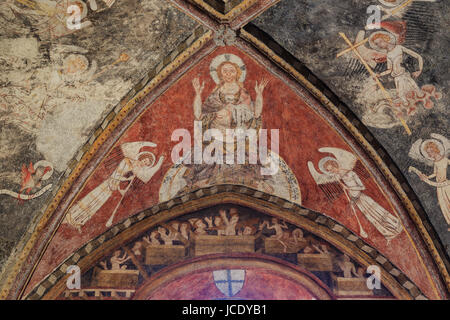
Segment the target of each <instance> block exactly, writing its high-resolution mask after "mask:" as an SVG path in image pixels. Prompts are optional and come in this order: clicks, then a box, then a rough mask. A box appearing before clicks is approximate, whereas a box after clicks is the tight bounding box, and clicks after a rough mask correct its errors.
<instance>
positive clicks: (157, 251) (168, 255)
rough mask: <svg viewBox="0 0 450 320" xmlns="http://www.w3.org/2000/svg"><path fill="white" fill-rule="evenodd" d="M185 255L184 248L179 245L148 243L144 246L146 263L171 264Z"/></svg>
mask: <svg viewBox="0 0 450 320" xmlns="http://www.w3.org/2000/svg"><path fill="white" fill-rule="evenodd" d="M185 256H186V248H185V246H181V245H159V246H158V245H156V246H155V245H150V246H147V247H146V248H145V264H146V265H163V264H171V263H175V262H178V261H180V260H182V259H183V258H184V257H185Z"/></svg>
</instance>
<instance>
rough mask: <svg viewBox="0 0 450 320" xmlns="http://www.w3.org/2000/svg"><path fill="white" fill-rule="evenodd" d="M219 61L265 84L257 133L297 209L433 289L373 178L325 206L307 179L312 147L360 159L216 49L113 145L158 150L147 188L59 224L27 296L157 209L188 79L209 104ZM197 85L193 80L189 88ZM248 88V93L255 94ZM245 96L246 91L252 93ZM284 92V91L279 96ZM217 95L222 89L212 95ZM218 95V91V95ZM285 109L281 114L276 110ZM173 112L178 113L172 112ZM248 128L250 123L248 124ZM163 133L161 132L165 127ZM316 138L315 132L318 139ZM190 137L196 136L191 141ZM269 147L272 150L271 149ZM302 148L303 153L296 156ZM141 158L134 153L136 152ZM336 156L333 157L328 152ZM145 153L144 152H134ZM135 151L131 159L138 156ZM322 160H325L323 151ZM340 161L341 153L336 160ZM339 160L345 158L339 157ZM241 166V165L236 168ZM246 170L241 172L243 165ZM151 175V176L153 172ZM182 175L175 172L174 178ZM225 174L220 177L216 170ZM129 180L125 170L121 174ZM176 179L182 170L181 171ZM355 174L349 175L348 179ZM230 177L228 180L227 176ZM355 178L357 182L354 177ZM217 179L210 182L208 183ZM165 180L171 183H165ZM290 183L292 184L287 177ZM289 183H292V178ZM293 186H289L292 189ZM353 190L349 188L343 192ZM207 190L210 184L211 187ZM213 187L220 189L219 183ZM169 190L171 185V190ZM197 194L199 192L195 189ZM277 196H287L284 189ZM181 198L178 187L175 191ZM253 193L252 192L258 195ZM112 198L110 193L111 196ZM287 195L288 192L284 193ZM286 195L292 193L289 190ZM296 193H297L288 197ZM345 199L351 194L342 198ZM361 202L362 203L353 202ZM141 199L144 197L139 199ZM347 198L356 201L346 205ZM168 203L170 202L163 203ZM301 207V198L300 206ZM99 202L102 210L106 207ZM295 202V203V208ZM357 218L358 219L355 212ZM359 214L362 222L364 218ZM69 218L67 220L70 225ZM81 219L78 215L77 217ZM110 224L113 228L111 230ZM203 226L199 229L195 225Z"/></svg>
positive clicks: (228, 50) (252, 64) (101, 174)
mask: <svg viewBox="0 0 450 320" xmlns="http://www.w3.org/2000/svg"><path fill="white" fill-rule="evenodd" d="M224 54H228V55H235V56H236V57H239V59H240V60H242V61H243V62H244V63H245V66H246V81H245V82H243V84H242V86H243V87H244V88H245V89H246V88H247V86H249V85H252V87H253V89H254V87H255V86H257V83H258V84H259V83H260V81H261V80H260V79H268V82H267V85H266V87H265V89H264V94H263V98H264V99H261V100H262V101H264V102H263V107H262V113H261V120H262V121H261V126H262V127H264V128H268V129H270V128H280V143H279V145H280V151H279V152H280V157H281V158H283V160H284V161H282V162H280V164H281V166H283V165H284V164H283V163H285V164H286V167H287V168H288V170H279V172H281V173H283V172H286V171H288V172H292V175H294V177H295V180H296V181H298V182H297V183H298V187H297V188H298V190H299V192H298V195H300V194H301V204H302V205H303V206H305V207H307V208H311V209H314V210H317V211H319V212H325V213H326V214H327V215H329V216H330V217H332V218H334V219H336V220H337V221H339V222H341V223H343V224H345V225H346V226H348V227H349V228H350V229H351V230H354V231H355V232H357V233H358V234H361V233H362V230H363V231H364V235H365V237H364V238H365V239H366V240H367V241H368V243H373V244H374V245H376V246H377V247H378V248H380V250H382V252H383V253H385V254H386V255H387V256H389V257H390V259H392V260H393V261H395V263H397V264H398V266H399V268H401V269H404V270H405V272H406V270H408V271H407V272H409V275H410V276H411V277H412V278H414V280H415V281H417V282H418V283H421V285H422V286H423V288H424V290H427V288H428V289H431V287H430V282H429V280H428V279H427V276H426V273H425V274H424V272H423V271H422V270H423V263H422V262H421V260H420V257H419V256H418V254H417V251H416V248H415V247H414V245H413V244H412V243H411V241H410V239H409V236H408V234H406V233H405V232H402V230H403V228H404V227H403V222H402V221H401V218H399V217H398V216H397V215H396V213H393V212H394V211H393V209H392V205H391V203H390V201H389V200H388V199H387V198H386V197H385V195H384V194H383V193H382V192H381V190H380V188H379V186H378V185H377V183H376V182H375V181H374V180H373V179H372V178H370V174H369V172H368V171H367V169H365V168H364V167H363V165H362V164H360V165H359V167H361V168H360V172H362V174H363V175H364V176H366V177H367V179H366V180H365V181H364V188H365V189H364V191H363V192H360V191H359V190H360V189H361V186H360V185H358V184H357V185H355V186H353V184H354V183H353V182H355V181H356V182H357V181H358V180H359V178H358V179H356V178H355V177H353V176H352V177H353V178H352V179H353V180H352V179H350V180H348V179H347V180H348V181H347V180H345V179H346V178H344V177H342V178H340V179H339V180H337V181H341V182H342V181H347V182H344V183H341V185H343V186H345V190H346V192H345V194H344V193H340V194H339V196H338V197H337V199H335V201H330V199H329V197H328V196H327V194H325V193H324V192H322V189H320V187H319V186H318V185H317V183H316V180H315V179H314V177H313V176H312V175H311V173H310V171H309V166H308V162H309V161H312V162H313V163H318V162H319V160H321V159H322V158H323V153H320V152H318V151H317V144H319V145H324V146H330V145H332V146H334V147H335V148H338V149H339V150H341V151H339V152H340V154H344V155H345V156H344V158H345V157H347V159H346V165H347V166H349V165H350V162H351V163H356V162H357V157H356V156H354V155H351V153H350V149H348V148H349V147H348V146H346V143H345V142H344V141H343V140H342V138H340V137H339V135H338V134H337V133H335V132H334V131H332V130H330V128H329V125H328V124H327V123H326V122H325V120H323V119H321V118H320V117H319V116H318V115H317V114H316V113H315V112H314V111H313V110H312V109H311V108H310V107H309V106H308V105H306V104H305V102H303V101H302V100H301V99H300V98H299V96H298V95H297V94H296V93H295V92H294V91H293V90H292V89H290V88H289V87H287V86H286V85H284V84H283V83H282V82H281V81H280V80H279V79H277V78H276V77H274V76H273V75H271V74H270V73H269V72H268V71H266V70H264V69H263V68H262V67H261V66H260V65H259V64H258V63H257V62H256V61H254V60H253V59H252V58H250V57H249V56H248V55H246V54H245V53H243V52H241V51H239V50H237V49H236V48H233V47H223V48H220V49H217V50H216V51H215V52H213V53H212V54H210V55H209V56H208V57H207V58H206V59H204V60H202V61H201V62H200V63H199V64H198V65H197V66H196V67H195V68H194V69H193V70H191V71H189V72H188V73H187V74H186V75H185V76H183V77H182V79H180V80H179V81H178V82H177V85H176V86H175V87H172V88H171V89H169V90H168V91H167V92H165V93H164V94H163V95H162V96H161V97H160V98H159V99H158V100H157V101H155V102H154V103H153V104H152V105H150V106H149V107H148V109H147V110H146V111H145V112H144V113H143V114H142V116H140V117H139V119H137V120H136V122H135V123H134V124H133V125H132V126H131V127H130V128H129V129H128V131H127V132H126V134H125V135H124V136H123V137H122V138H121V139H120V141H119V142H118V143H117V144H116V147H115V148H116V149H117V148H120V146H123V145H124V144H127V143H134V142H136V141H152V143H154V144H156V145H157V147H155V148H153V150H154V151H155V152H154V156H155V157H156V158H159V159H163V160H160V161H162V163H160V164H159V165H160V166H154V167H148V168H149V170H152V171H153V170H155V169H156V168H158V170H157V171H156V172H155V173H154V175H153V176H152V179H151V181H150V182H148V183H138V184H133V185H132V186H130V184H129V183H128V182H126V181H117V182H116V183H121V184H123V186H122V187H120V189H116V191H112V192H111V191H107V192H106V193H104V195H107V196H108V201H106V202H104V201H103V200H102V201H100V202H95V201H97V199H96V200H95V201H94V202H95V203H94V208H95V209H96V210H95V213H94V211H92V212H91V213H93V214H92V215H89V217H90V219H89V220H87V221H86V222H85V224H84V225H83V226H82V227H81V228H79V231H77V230H76V229H75V228H73V227H71V226H70V224H67V223H66V224H62V225H61V226H60V227H59V229H58V231H57V233H56V234H55V236H54V237H53V239H52V241H51V243H50V245H49V247H48V249H47V250H46V253H45V254H44V256H43V259H42V260H41V262H40V264H39V266H38V268H37V270H36V272H35V273H34V275H33V278H32V280H31V282H30V285H29V286H28V289H27V290H30V289H32V288H33V287H34V286H35V285H36V284H37V283H39V281H40V280H42V277H43V276H44V275H45V274H46V273H48V270H51V269H53V268H55V267H56V266H57V265H58V264H60V263H62V262H63V261H64V259H65V258H67V257H68V254H69V253H71V252H73V250H75V249H77V248H79V247H80V246H81V245H82V244H83V243H86V242H87V241H89V240H91V239H93V238H95V237H96V236H98V235H100V234H101V233H102V232H104V231H105V230H106V229H107V225H108V226H109V222H110V221H108V220H109V219H110V217H111V216H112V215H114V223H117V222H120V221H122V220H123V219H125V218H126V217H128V216H130V215H132V214H136V213H138V212H139V211H141V210H144V209H146V208H148V207H150V206H152V205H155V204H157V203H158V202H159V201H161V190H164V191H166V190H167V191H168V192H169V193H170V192H171V191H170V188H169V187H167V184H169V185H170V183H171V182H172V181H174V179H173V180H169V179H167V174H165V172H168V171H169V173H170V172H171V171H173V169H174V168H173V165H174V164H173V163H172V160H171V159H170V156H169V155H170V154H171V150H172V148H173V147H174V146H175V145H176V142H178V141H175V142H174V141H171V137H170V134H168V132H169V133H170V132H173V130H175V129H179V128H188V129H189V130H192V131H193V127H194V124H193V122H194V120H195V115H194V111H193V109H192V103H193V101H195V100H196V98H199V101H200V97H198V96H197V93H196V92H195V90H193V83H192V79H195V78H196V77H198V78H199V79H200V80H199V81H198V83H197V84H198V85H199V86H201V83H203V85H204V88H203V91H202V98H203V99H202V101H204V100H205V98H204V97H208V96H209V94H210V93H209V92H214V88H215V87H216V83H215V82H214V81H210V77H211V74H210V72H211V71H210V70H211V68H210V66H211V63H212V62H213V61H214V59H217V57H222V56H223V55H224ZM194 81H195V82H196V80H194ZM252 87H250V88H252ZM250 88H249V89H250ZM281 88H282V89H281ZM217 90H219V89H217ZM177 92H178V93H182V94H177ZM216 92H217V91H216ZM249 92H250V93H249V95H250V97H249V100H248V101H255V99H257V96H258V92H257V91H256V90H254V91H252V90H250V91H249ZM280 106H283V109H279V108H280ZM172 110H176V112H173V111H172ZM252 121H253V120H250V122H252ZM163 123H164V125H163V126H162V124H163ZM286 132H295V135H294V136H292V135H287V134H285V133H286ZM316 132H320V133H321V134H320V135H319V136H317V135H316ZM191 136H193V134H191ZM268 145H270V144H269V143H268ZM299 146H301V148H299ZM116 149H114V150H113V151H111V153H110V155H109V156H108V157H107V158H106V159H105V161H103V163H102V164H101V165H100V166H99V167H98V168H97V170H96V171H95V172H94V173H93V174H92V176H91V177H90V179H89V181H88V182H87V184H86V185H85V187H84V188H83V190H82V191H81V192H80V193H79V195H78V197H77V199H76V200H75V201H74V203H73V204H72V207H71V208H69V210H68V213H69V216H67V215H66V218H65V219H66V222H67V221H70V214H71V213H72V212H78V211H80V208H81V211H82V210H84V209H85V208H83V207H82V206H81V207H80V204H83V202H84V201H85V200H83V199H90V198H91V196H92V195H94V194H95V193H97V190H98V188H99V185H101V184H100V183H101V182H103V184H105V183H108V182H105V181H108V179H110V178H108V177H113V176H114V174H115V173H114V170H115V169H114V166H111V163H114V162H116V163H117V159H116V158H115V157H117V155H116V154H117V150H116ZM136 150H138V149H136ZM332 150H333V151H334V150H336V149H332ZM139 151H142V150H139ZM139 151H136V152H139ZM325 152H328V153H329V152H330V150H329V149H326V148H325ZM338 154H339V153H338ZM341 158H342V157H341ZM152 162H153V161H152ZM235 166H242V165H235ZM244 166H245V165H244ZM211 167H214V165H213V166H202V165H199V168H195V165H191V168H193V169H194V170H197V171H199V172H201V170H212V169H211ZM153 168H154V169H153ZM179 169H180V168H177V170H179ZM216 170H223V169H216ZM241 170H242V169H239V168H237V169H235V171H233V177H237V178H241V176H242V174H241V173H240V171H241ZM124 171H127V172H129V171H130V169H128V170H124ZM180 171H181V170H180ZM251 172H252V171H249V173H250V175H249V176H250V177H251V180H253V181H258V176H259V175H258V176H253V175H252V174H251ZM350 172H353V171H350ZM124 174H125V175H126V177H122V178H119V179H118V180H128V181H129V180H130V179H133V177H134V175H133V174H130V173H128V174H127V173H125V172H124ZM228 175H229V176H230V174H228ZM355 175H356V174H355ZM200 176H201V174H198V175H194V176H193V177H194V178H197V177H200ZM213 176H214V175H213ZM169 177H171V176H170V175H169ZM287 177H289V176H287ZM233 179H236V178H231V181H224V182H228V183H236V182H237V184H240V182H239V180H237V181H236V180H233ZM291 180H293V178H291ZM295 180H294V181H295ZM345 183H347V184H348V185H351V186H352V187H353V188H355V187H356V189H355V190H353V189H352V187H348V186H347V185H346V184H345ZM210 184H212V183H210ZM216 184H223V182H222V181H220V180H218V181H217V182H216ZM243 185H247V186H248V187H251V188H255V185H253V184H245V181H244V183H243ZM172 186H173V185H172ZM127 187H130V189H129V191H127V192H125V191H126V189H127ZM191 188H192V189H191V190H195V189H196V188H195V186H193V187H191ZM197 188H198V186H197ZM281 188H285V187H284V185H283V184H281ZM176 189H177V190H180V189H179V187H176ZM255 189H257V188H255ZM110 190H113V189H111V188H110ZM188 190H189V189H185V190H183V189H181V192H180V191H177V192H180V193H175V192H171V193H170V194H172V195H173V197H176V196H181V195H182V194H183V192H187V191H188ZM282 190H285V189H282ZM287 190H289V189H287ZM293 190H295V189H293ZM263 191H264V192H266V193H269V194H275V195H277V192H276V191H275V190H273V191H272V190H271V189H263ZM347 192H348V193H347ZM357 194H359V198H358V197H357V196H356V195H357ZM141 195H145V196H141ZM163 197H164V195H163ZM281 197H284V198H286V199H287V200H292V199H291V198H289V197H287V196H285V195H284V194H281ZM348 197H353V198H352V199H351V200H350V201H349V198H348ZM163 199H167V200H169V199H170V198H169V197H167V196H165V198H163ZM298 199H299V200H300V198H298ZM103 202H104V203H103ZM296 202H300V201H296ZM356 211H358V212H356ZM361 213H362V216H361ZM68 217H69V218H68ZM80 217H83V214H81V215H80ZM222 222H223V223H226V220H225V219H222ZM114 223H113V225H114ZM198 223H200V224H203V223H201V222H198ZM203 227H206V226H203ZM270 227H271V228H276V229H279V228H280V226H278V225H277V224H275V223H271V224H270ZM60 242H64V243H65V246H63V247H62V246H60V245H59V243H60ZM399 248H402V249H401V250H402V252H403V253H404V252H408V256H409V258H408V261H404V260H403V259H402V258H401V256H400V255H399V251H398V250H399Z"/></svg>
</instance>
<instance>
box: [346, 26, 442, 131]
mask: <svg viewBox="0 0 450 320" xmlns="http://www.w3.org/2000/svg"><path fill="white" fill-rule="evenodd" d="M407 22H408V21H403V20H398V21H382V22H381V23H380V28H381V30H376V31H370V33H369V34H368V35H367V32H366V31H365V30H361V31H359V33H358V35H357V37H356V39H355V43H358V44H359V45H358V47H357V49H356V50H357V51H358V53H359V55H360V56H361V57H362V59H364V62H365V63H367V65H368V67H370V68H371V69H372V70H373V72H374V73H375V74H376V76H375V77H374V79H373V80H371V78H368V79H367V83H366V84H365V88H364V90H363V91H361V93H360V94H359V95H360V99H361V100H362V101H363V103H364V104H367V105H370V109H369V110H368V111H367V112H366V113H365V114H364V116H363V121H364V123H366V124H367V125H370V126H373V127H377V128H392V127H394V126H397V125H400V124H401V121H400V120H399V119H408V118H409V117H410V116H412V115H414V114H415V113H417V112H418V111H419V110H421V109H420V107H421V106H422V107H423V108H425V109H431V108H433V107H434V104H435V101H437V100H439V99H441V98H442V95H441V93H440V92H438V91H437V90H436V88H435V86H434V85H432V84H424V85H420V86H419V84H418V81H417V79H418V78H419V77H420V75H421V74H422V72H423V67H424V59H423V57H422V56H421V55H420V54H419V53H417V52H415V51H413V50H411V49H409V48H407V47H406V46H405V45H404V44H405V41H406V32H407V25H409V24H408V23H407ZM366 36H367V37H366ZM416 41H419V40H416ZM366 43H367V44H368V45H366ZM408 57H409V58H412V59H414V60H415V61H416V62H417V68H415V70H408V68H407V67H405V61H406V59H407V58H408ZM355 58H356V57H355ZM355 58H354V59H351V60H350V64H349V67H348V70H350V71H347V73H348V74H351V75H360V74H362V73H363V72H364V70H365V68H364V65H363V64H362V63H361V62H358V61H357V60H355ZM361 70H362V71H361ZM378 81H381V82H378ZM380 83H382V84H383V85H386V84H390V83H392V84H393V85H394V86H395V89H384V88H380ZM388 97H389V98H388Z"/></svg>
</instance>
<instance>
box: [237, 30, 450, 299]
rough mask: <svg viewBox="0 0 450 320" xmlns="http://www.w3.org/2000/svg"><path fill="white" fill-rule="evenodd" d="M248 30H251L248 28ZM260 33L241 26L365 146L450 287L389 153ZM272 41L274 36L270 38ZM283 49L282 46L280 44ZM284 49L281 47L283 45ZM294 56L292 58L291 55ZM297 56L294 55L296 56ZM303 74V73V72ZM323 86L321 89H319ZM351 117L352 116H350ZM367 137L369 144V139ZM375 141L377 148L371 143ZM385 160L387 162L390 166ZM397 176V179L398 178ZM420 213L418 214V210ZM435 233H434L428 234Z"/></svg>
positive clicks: (440, 256)
mask: <svg viewBox="0 0 450 320" xmlns="http://www.w3.org/2000/svg"><path fill="white" fill-rule="evenodd" d="M249 31H250V32H249ZM257 33H263V32H262V31H261V30H259V29H258V28H257V27H256V26H254V25H252V24H249V25H247V26H246V27H244V28H242V29H241V30H240V37H241V38H243V39H244V40H246V41H248V42H249V43H251V44H252V45H254V46H255V47H256V48H257V49H258V50H259V51H260V52H262V53H263V54H265V55H266V56H267V57H269V59H270V60H272V61H273V62H275V63H276V64H277V65H278V66H280V67H281V68H282V69H283V70H285V71H286V72H287V73H289V74H290V75H291V76H293V77H294V78H295V79H296V80H297V81H299V82H300V83H301V84H302V85H304V86H305V87H306V88H307V89H308V90H309V91H310V93H311V94H312V95H313V96H314V97H316V98H317V99H318V100H319V101H320V102H321V103H322V104H323V105H324V106H325V107H326V108H327V109H328V110H329V111H330V112H332V113H333V114H334V115H335V116H336V117H337V118H338V119H339V121H340V122H341V123H342V124H343V125H344V127H345V128H347V129H348V130H349V131H350V132H351V134H352V135H353V136H354V137H355V139H356V140H357V141H358V142H359V143H360V145H362V146H363V147H364V149H365V150H366V151H367V152H368V154H369V155H370V156H371V158H372V160H374V161H375V163H376V164H377V166H378V168H379V169H380V170H381V171H382V173H383V175H384V177H385V178H386V179H387V180H388V182H389V183H390V184H391V186H392V187H393V188H394V190H395V191H396V193H397V195H398V196H399V197H400V199H401V201H402V203H403V205H404V207H405V208H406V209H407V212H408V214H409V216H410V217H411V218H412V220H413V222H414V224H415V225H416V227H417V228H418V231H419V233H420V235H421V236H422V238H423V240H424V242H425V244H426V245H427V249H428V251H429V252H430V253H431V255H432V257H433V259H434V261H435V263H436V265H437V267H438V270H439V272H440V275H441V277H442V278H443V280H444V282H445V284H446V289H447V291H450V276H449V273H448V270H449V269H450V264H449V260H448V258H447V256H446V253H445V251H444V250H443V248H442V246H441V243H440V241H439V240H438V238H437V236H436V232H435V231H434V229H433V227H432V225H431V224H430V223H429V221H428V218H427V216H426V214H425V211H424V209H423V208H422V207H421V205H420V202H419V201H418V199H417V196H416V195H415V194H414V191H413V190H412V188H411V187H410V186H409V183H408V182H407V181H406V179H405V178H404V177H403V174H402V173H401V171H400V170H399V169H398V168H397V166H396V165H395V163H394V161H393V160H392V159H391V158H390V157H389V155H388V153H387V152H386V151H385V150H384V149H383V148H382V147H381V145H379V144H378V143H377V140H376V139H375V138H374V137H373V135H372V134H371V133H370V131H369V130H368V129H367V128H366V127H365V126H364V125H363V124H362V123H361V121H360V120H359V119H358V118H357V117H356V116H355V115H354V114H353V113H352V112H351V110H350V108H349V107H348V106H346V105H345V104H344V103H342V102H341V101H339V99H338V98H337V96H336V95H334V94H333V93H332V92H331V90H329V89H328V88H327V87H326V86H325V85H324V84H323V83H321V81H320V80H319V79H317V78H316V77H315V76H314V75H313V74H312V73H311V72H310V71H309V70H308V69H307V68H306V67H305V66H304V65H303V64H301V63H300V62H298V61H297V65H296V66H295V67H294V66H292V65H291V64H290V63H288V62H286V61H285V60H284V59H283V58H281V57H280V56H279V55H278V54H277V53H275V52H274V51H273V50H272V49H271V48H269V47H268V46H267V45H266V44H265V43H264V42H263V41H261V40H259V39H258V38H257V37H256V36H255V35H254V34H257ZM271 44H274V40H273V39H271ZM280 48H281V49H282V47H280ZM283 50H284V49H283ZM294 59H295V58H294ZM295 60H296V59H295ZM305 74H306V76H305ZM320 89H322V90H320ZM349 119H351V120H349ZM368 141H370V142H371V144H370V143H369V142H368ZM372 144H374V145H376V147H377V148H376V149H375V148H374V146H373V145H372ZM386 164H390V165H389V167H388V166H387V165H386ZM399 180H400V182H399ZM419 213H420V214H419ZM429 232H430V233H434V237H433V238H432V237H431V236H430V234H429Z"/></svg>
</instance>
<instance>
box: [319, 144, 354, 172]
mask: <svg viewBox="0 0 450 320" xmlns="http://www.w3.org/2000/svg"><path fill="white" fill-rule="evenodd" d="M319 151H320V152H325V153H332V154H333V155H334V157H335V158H336V160H337V161H338V162H339V166H340V167H341V168H342V169H345V170H349V171H350V170H353V168H354V167H355V165H356V161H357V160H358V158H357V157H356V156H355V155H354V154H353V153H351V152H348V151H345V150H343V149H339V148H332V147H325V148H320V149H319Z"/></svg>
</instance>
